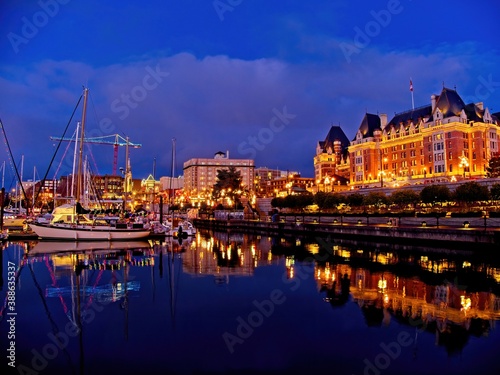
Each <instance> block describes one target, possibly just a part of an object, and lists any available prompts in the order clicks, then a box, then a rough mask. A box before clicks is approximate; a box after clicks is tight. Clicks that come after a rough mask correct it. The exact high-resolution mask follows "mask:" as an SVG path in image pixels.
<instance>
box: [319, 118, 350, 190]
mask: <svg viewBox="0 0 500 375" xmlns="http://www.w3.org/2000/svg"><path fill="white" fill-rule="evenodd" d="M348 147H349V139H348V138H347V136H346V135H345V133H344V131H343V130H342V129H341V128H340V126H332V127H331V128H330V131H329V132H328V134H327V135H326V138H325V140H324V141H319V142H318V144H317V146H316V156H314V179H315V182H316V186H317V190H323V191H327V190H328V191H332V190H334V188H333V185H336V186H337V189H341V187H340V186H341V185H342V186H344V187H345V186H346V183H347V182H348V181H349V174H350V168H349V163H350V159H349V153H348Z"/></svg>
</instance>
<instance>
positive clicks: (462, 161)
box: [458, 151, 469, 179]
mask: <svg viewBox="0 0 500 375" xmlns="http://www.w3.org/2000/svg"><path fill="white" fill-rule="evenodd" d="M459 158H460V163H459V164H458V166H459V167H460V168H463V169H464V179H465V170H466V168H467V167H468V166H469V160H468V159H467V156H465V155H464V153H463V151H462V156H460V157H459Z"/></svg>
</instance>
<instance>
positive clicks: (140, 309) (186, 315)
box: [0, 231, 500, 374]
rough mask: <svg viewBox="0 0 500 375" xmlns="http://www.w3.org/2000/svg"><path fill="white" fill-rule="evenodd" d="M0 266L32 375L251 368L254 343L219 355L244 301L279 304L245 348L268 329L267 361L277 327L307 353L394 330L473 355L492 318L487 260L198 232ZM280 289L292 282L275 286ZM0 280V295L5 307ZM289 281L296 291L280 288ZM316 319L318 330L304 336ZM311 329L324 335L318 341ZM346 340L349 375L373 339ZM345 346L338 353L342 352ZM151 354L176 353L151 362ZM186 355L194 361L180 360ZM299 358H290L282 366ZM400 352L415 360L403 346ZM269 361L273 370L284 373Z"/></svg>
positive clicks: (495, 281) (283, 342)
mask: <svg viewBox="0 0 500 375" xmlns="http://www.w3.org/2000/svg"><path fill="white" fill-rule="evenodd" d="M1 260H2V266H3V268H4V269H5V268H6V265H7V264H10V263H12V264H15V265H16V285H17V288H16V291H17V294H16V303H17V304H16V309H17V311H18V312H19V319H23V320H22V324H21V323H19V325H18V332H17V337H19V340H18V352H17V355H18V361H19V363H23V364H26V366H31V367H30V368H32V369H33V368H34V367H33V363H34V362H33V361H34V359H33V358H34V357H33V354H32V353H33V351H32V348H35V349H36V350H38V352H39V353H41V355H42V357H41V358H42V359H44V358H45V362H46V364H45V365H44V363H43V362H39V363H37V365H38V366H39V367H40V368H38V369H35V370H36V371H37V372H39V373H41V374H43V373H51V374H52V373H59V372H60V373H68V372H74V373H81V374H90V373H92V374H100V373H106V371H110V370H113V371H115V370H117V368H118V369H120V371H119V372H121V373H132V372H134V371H138V370H140V369H142V370H144V371H146V369H145V368H144V367H141V366H140V361H138V360H137V358H136V357H135V354H134V353H137V354H138V355H147V356H149V357H148V358H150V360H149V362H148V363H149V365H148V366H150V367H149V369H148V371H152V370H157V369H158V372H161V371H160V370H159V369H160V368H161V369H163V370H165V369H167V370H168V371H167V372H171V373H174V372H176V371H195V370H196V371H205V370H207V371H213V372H220V371H222V370H227V369H229V370H238V369H241V368H243V369H248V368H253V367H252V366H254V363H253V360H252V358H253V357H254V356H255V355H256V353H260V350H263V348H267V349H266V350H269V347H268V346H267V345H268V344H267V343H266V344H264V343H263V342H260V341H258V340H257V339H255V340H257V342H258V343H259V342H260V344H252V341H251V339H253V338H251V339H249V340H247V341H245V342H244V344H243V343H242V344H241V345H240V346H239V347H238V349H239V350H240V351H239V352H237V354H234V355H233V354H232V353H229V352H228V351H227V348H226V347H225V346H224V342H223V340H221V336H222V334H223V333H224V332H227V331H228V330H231V329H233V328H234V325H235V324H234V322H235V321H236V319H237V317H239V316H246V315H248V312H249V311H252V310H249V311H247V310H248V309H250V308H251V309H255V307H254V303H255V301H259V302H261V301H263V300H264V298H269V295H270V293H269V290H272V289H273V288H274V290H279V291H280V292H283V293H285V294H284V295H283V298H282V300H283V301H287V302H286V303H283V304H282V305H280V306H276V307H273V311H275V315H273V316H270V317H268V319H269V321H272V322H273V323H272V324H271V323H269V324H268V325H267V326H266V322H264V323H263V328H259V329H260V330H261V331H260V332H258V333H255V337H257V336H258V335H264V336H266V335H265V334H266V332H269V333H268V336H266V340H267V341H269V340H271V341H272V340H277V343H278V344H277V346H276V347H274V349H273V350H277V351H279V348H280V347H283V351H284V352H287V351H290V350H297V348H295V349H290V348H287V345H288V343H287V341H289V339H288V337H289V335H290V332H289V330H288V327H290V326H293V327H294V331H295V333H296V334H298V335H299V336H298V338H297V340H299V342H302V341H300V340H306V341H304V342H307V340H308V339H307V338H308V337H309V336H310V335H312V336H314V337H318V338H319V337H321V339H318V340H317V345H319V346H320V347H323V346H324V345H332V343H331V340H332V337H336V336H339V335H340V336H341V333H342V332H343V331H344V330H345V328H343V327H345V326H352V325H356V326H358V325H357V324H359V323H360V322H361V321H362V324H363V325H364V326H365V327H369V328H370V329H376V330H379V331H376V332H378V334H380V335H381V337H382V336H383V335H384V331H382V330H383V329H385V328H387V327H393V326H394V325H396V326H397V327H407V328H408V329H411V330H413V332H414V335H415V336H414V342H415V343H416V342H417V341H418V342H420V341H421V340H422V337H424V342H425V340H428V339H429V337H433V341H434V344H435V345H438V346H439V347H442V348H444V349H445V350H446V352H447V353H448V355H453V354H455V353H459V352H462V351H463V350H464V348H465V347H466V346H471V345H473V344H471V340H470V338H471V337H474V338H482V337H483V336H488V335H491V333H492V332H494V328H495V324H496V321H497V320H498V319H500V297H499V296H500V261H499V260H498V259H495V257H491V258H490V259H487V258H485V257H484V256H477V255H474V253H473V252H460V253H457V252H455V251H450V250H448V249H423V248H417V247H411V246H401V245H398V246H395V245H384V244H383V243H379V244H373V243H372V244H364V243H359V242H358V243H356V242H348V241H336V240H332V239H321V238H317V239H316V240H314V241H311V240H304V239H301V238H293V237H290V238H280V237H266V236H256V235H255V236H252V235H246V234H245V235H244V234H238V233H209V232H203V231H200V232H199V233H198V234H197V236H196V237H195V238H193V239H191V238H190V239H187V240H181V241H177V240H172V239H169V240H168V241H140V242H129V243H119V242H118V243H91V242H89V243H86V242H75V243H64V242H27V243H5V244H4V250H3V251H2V259H1ZM8 262H10V263H8ZM2 278H3V274H2ZM294 280H295V281H300V282H301V283H295V284H290V283H289V282H291V281H294ZM2 283H3V285H4V289H2V291H1V294H0V296H1V297H2V299H4V300H5V301H6V300H7V295H6V291H5V283H4V280H3V279H2ZM299 284H300V290H299V289H297V290H298V291H295V289H293V288H290V287H289V286H290V285H297V286H298V285H299ZM269 288H270V289H269ZM268 289H269V290H268ZM290 290H293V291H294V292H290ZM287 293H288V294H287ZM293 293H295V294H293ZM288 301H289V302H288ZM2 306H3V307H2V308H1V311H0V318H1V321H0V324H5V320H6V318H7V310H6V306H7V305H6V303H4V304H3V305H2ZM242 306H243V311H242V310H241V309H242ZM245 309H247V310H245ZM358 313H359V317H360V318H359V319H358V318H357V316H358ZM245 314H246V315H245ZM318 314H319V315H318ZM319 316H321V317H322V320H321V323H318V324H309V325H308V323H307V322H308V321H311V320H313V321H314V319H315V317H318V319H319ZM296 317H301V321H300V324H298V323H297V318H296ZM273 319H274V320H273ZM354 320H355V323H353V322H352V321H354ZM302 326H304V329H303V331H300V333H297V330H300V327H302ZM279 327H287V328H286V329H285V330H284V331H277V330H278V329H279ZM47 332H48V334H47ZM324 332H329V333H328V334H324V337H323V333H324ZM103 333H105V334H104V336H103ZM51 335H52V336H51ZM65 335H66V336H65ZM348 335H351V336H352V337H353V339H352V340H353V341H352V342H350V341H349V340H350V338H349V336H346V337H347V339H346V340H348V341H344V343H346V344H343V343H342V340H340V339H339V340H338V341H339V343H340V344H339V345H340V347H339V348H338V349H337V350H338V357H336V358H337V361H342V357H343V356H344V357H345V356H346V355H347V353H350V354H349V356H352V355H351V353H353V352H352V350H353V349H352V348H354V347H356V348H357V349H356V350H357V351H354V353H356V354H355V356H354V357H355V358H354V359H352V360H351V362H349V363H346V364H345V367H344V368H345V369H346V371H347V372H346V373H356V372H358V373H359V372H362V369H363V367H362V366H361V365H362V364H363V363H364V362H363V360H364V358H368V357H369V355H370V351H369V349H366V350H363V349H362V348H360V345H359V343H356V345H354V344H353V342H354V340H358V341H359V340H362V341H366V344H365V346H369V345H370V344H371V345H372V346H374V347H375V348H377V347H378V344H379V341H380V340H381V339H380V338H378V337H377V335H375V336H374V337H371V338H370V335H367V333H366V332H364V333H363V332H362V333H361V334H360V331H359V328H357V329H353V330H352V332H349V333H348ZM360 335H361V336H360ZM50 337H56V341H54V340H52V341H51V340H50V339H49V338H50ZM66 337H68V340H66ZM73 338H74V339H76V340H74V339H73ZM132 338H133V340H132ZM271 338H272V339H271ZM483 341H484V339H483ZM103 342H104V343H106V345H107V346H106V347H109V346H111V347H112V348H113V350H111V351H106V353H107V355H109V357H110V363H114V364H113V366H112V365H111V364H109V365H107V364H103V363H102V362H99V358H102V353H103V352H102V350H103V349H102V347H101V345H102V343H103ZM499 342H500V340H499V339H498V338H497V339H496V341H494V342H493V343H491V344H490V345H493V346H494V345H495V344H494V343H497V344H498V343H499ZM75 343H77V344H78V345H75ZM127 343H130V344H131V345H130V346H129V345H128V344H127ZM139 343H140V346H139V347H138V344H139ZM63 344H64V345H63ZM47 345H56V346H55V348H56V349H57V348H59V352H60V353H61V354H62V353H64V355H53V358H52V357H51V356H52V354H50V353H49V352H47V353H45V354H47V356H45V357H43V356H44V355H45V354H44V352H43V350H44V348H47V347H48V346H47ZM349 345H350V346H351V347H352V348H351V349H349V350H351V352H346V353H344V352H343V351H345V350H347V349H346V348H349V347H350V346H349ZM476 345H478V344H477V343H476ZM311 347H312V348H313V347H314V346H312V345H311ZM344 347H346V348H344ZM361 347H362V346H361ZM165 348H167V349H170V350H172V351H173V352H175V353H176V355H175V356H174V357H172V358H168V359H165V357H164V350H166V349H165ZM193 348H196V349H198V350H197V355H196V358H198V359H197V360H194V359H193V360H192V361H190V360H189V358H191V357H190V355H189V353H190V352H191V351H190V350H189V349H193ZM240 348H241V349H240ZM284 348H287V349H286V350H285V349H284ZM492 349H493V347H492ZM302 350H304V349H303V348H301V349H300V350H298V351H297V353H294V352H293V353H292V355H291V356H292V357H293V361H298V359H297V358H301V354H299V353H302ZM205 351H206V352H207V353H206V354H201V353H205ZM261 354H262V353H260V354H259V355H261ZM412 355H413V356H414V357H416V358H418V355H419V354H418V350H417V345H416V344H415V345H414V348H413V353H412ZM48 357H51V358H48ZM176 357H179V358H176ZM262 358H263V359H262V360H261V361H260V362H259V365H260V366H261V367H260V368H258V370H259V371H273V370H274V369H275V366H276V361H275V360H272V359H271V358H270V357H269V358H268V357H265V356H264V357H262ZM42 359H41V360H40V361H42ZM441 359H442V358H441ZM117 360H119V361H120V365H119V366H118V365H117V364H116V361H117ZM289 360H290V361H292V359H289ZM280 363H281V365H280V366H281V367H279V369H280V370H283V371H285V370H286V369H288V368H292V367H293V366H292V364H291V362H290V363H288V362H286V361H284V360H282V362H280ZM117 366H118V367H117ZM290 366H292V367H290ZM305 366H306V365H305ZM307 366H311V364H308V365H307ZM315 366H316V367H315V368H317V369H319V368H320V366H322V364H321V363H319V362H318V364H316V365H315ZM420 366H424V368H425V365H420ZM470 366H473V365H472V362H471V364H470ZM68 368H69V369H71V371H67V370H68ZM296 368H297V369H299V368H300V366H297V367H296ZM465 368H466V369H467V370H470V369H471V368H473V367H465ZM221 369H222V370H221ZM421 369H422V367H418V366H417V367H416V369H415V371H417V370H419V371H420V370H421ZM105 370H106V371H105ZM411 370H412V369H410V368H407V367H406V366H405V365H403V364H402V363H400V364H399V365H397V364H396V365H394V367H393V368H391V371H392V372H393V373H401V372H402V371H405V372H408V373H412V371H411ZM165 371H166V370H165ZM165 371H164V372H165ZM391 371H388V372H387V373H391ZM450 371H451V370H450ZM441 373H446V372H443V371H442V372H441Z"/></svg>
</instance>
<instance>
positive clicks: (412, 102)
mask: <svg viewBox="0 0 500 375" xmlns="http://www.w3.org/2000/svg"><path fill="white" fill-rule="evenodd" d="M410 92H411V110H412V111H413V110H415V102H414V101H413V82H412V80H411V78H410Z"/></svg>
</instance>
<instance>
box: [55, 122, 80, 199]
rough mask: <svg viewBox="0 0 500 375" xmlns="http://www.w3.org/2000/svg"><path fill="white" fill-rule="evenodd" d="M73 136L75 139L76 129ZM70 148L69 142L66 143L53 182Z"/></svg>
mask: <svg viewBox="0 0 500 375" xmlns="http://www.w3.org/2000/svg"><path fill="white" fill-rule="evenodd" d="M73 136H74V137H75V138H76V129H75V131H74V132H73ZM71 138H73V137H71ZM70 146H71V142H68V145H67V146H66V149H65V150H64V154H63V155H62V158H61V162H60V163H59V165H58V166H57V168H56V171H55V173H54V178H53V180H55V179H56V177H57V174H58V173H59V169H61V166H62V164H63V161H64V159H65V158H66V154H67V153H68V150H69V147H70ZM66 195H68V194H66Z"/></svg>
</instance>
